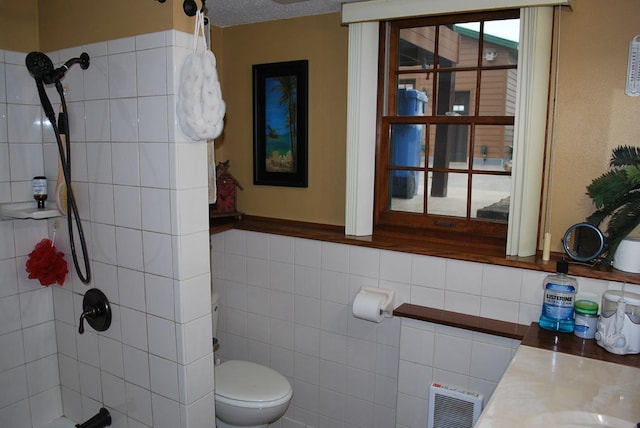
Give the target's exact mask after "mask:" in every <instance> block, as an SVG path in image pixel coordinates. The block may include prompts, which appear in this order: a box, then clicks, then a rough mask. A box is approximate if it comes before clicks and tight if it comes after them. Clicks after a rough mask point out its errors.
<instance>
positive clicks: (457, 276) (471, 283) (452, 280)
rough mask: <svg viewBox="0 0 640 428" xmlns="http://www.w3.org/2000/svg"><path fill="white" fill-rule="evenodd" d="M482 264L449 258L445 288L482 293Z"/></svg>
mask: <svg viewBox="0 0 640 428" xmlns="http://www.w3.org/2000/svg"><path fill="white" fill-rule="evenodd" d="M482 267H483V266H482V264H480V263H471V262H465V261H460V260H447V273H446V275H447V277H446V285H445V288H446V289H447V290H449V291H456V292H460V293H467V294H475V295H480V292H481V289H482Z"/></svg>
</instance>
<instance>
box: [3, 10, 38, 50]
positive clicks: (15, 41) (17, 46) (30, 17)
mask: <svg viewBox="0 0 640 428" xmlns="http://www.w3.org/2000/svg"><path fill="white" fill-rule="evenodd" d="M37 47H38V7H37V0H23V1H11V0H0V49H5V50H10V51H16V52H29V51H31V50H34V49H36V48H37Z"/></svg>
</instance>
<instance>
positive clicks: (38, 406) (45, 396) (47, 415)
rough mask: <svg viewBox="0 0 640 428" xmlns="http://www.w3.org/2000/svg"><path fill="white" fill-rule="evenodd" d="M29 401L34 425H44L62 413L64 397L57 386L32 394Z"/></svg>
mask: <svg viewBox="0 0 640 428" xmlns="http://www.w3.org/2000/svg"><path fill="white" fill-rule="evenodd" d="M29 403H30V407H31V422H32V423H33V426H43V425H45V424H46V423H48V422H50V421H51V420H52V419H55V418H58V417H59V416H61V415H62V397H61V396H60V390H59V388H57V387H54V388H50V389H48V390H46V391H43V392H41V393H39V394H36V395H31V396H30V397H29Z"/></svg>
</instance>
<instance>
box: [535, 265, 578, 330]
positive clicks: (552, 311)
mask: <svg viewBox="0 0 640 428" xmlns="http://www.w3.org/2000/svg"><path fill="white" fill-rule="evenodd" d="M567 272H569V263H568V262H567V261H566V260H558V262H557V264H556V273H555V274H554V275H548V276H547V277H546V278H545V279H544V282H543V283H542V287H543V289H544V294H543V298H542V314H541V315H540V321H539V325H540V327H542V328H544V329H545V330H551V331H559V332H562V333H571V332H573V327H574V320H573V316H574V315H573V304H574V301H575V297H576V292H577V291H578V281H576V279H575V278H572V277H570V276H568V275H567Z"/></svg>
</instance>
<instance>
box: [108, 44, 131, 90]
mask: <svg viewBox="0 0 640 428" xmlns="http://www.w3.org/2000/svg"><path fill="white" fill-rule="evenodd" d="M108 63H109V98H130V97H135V96H136V93H137V89H136V54H135V53H134V52H125V53H118V54H114V55H109V57H108Z"/></svg>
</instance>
